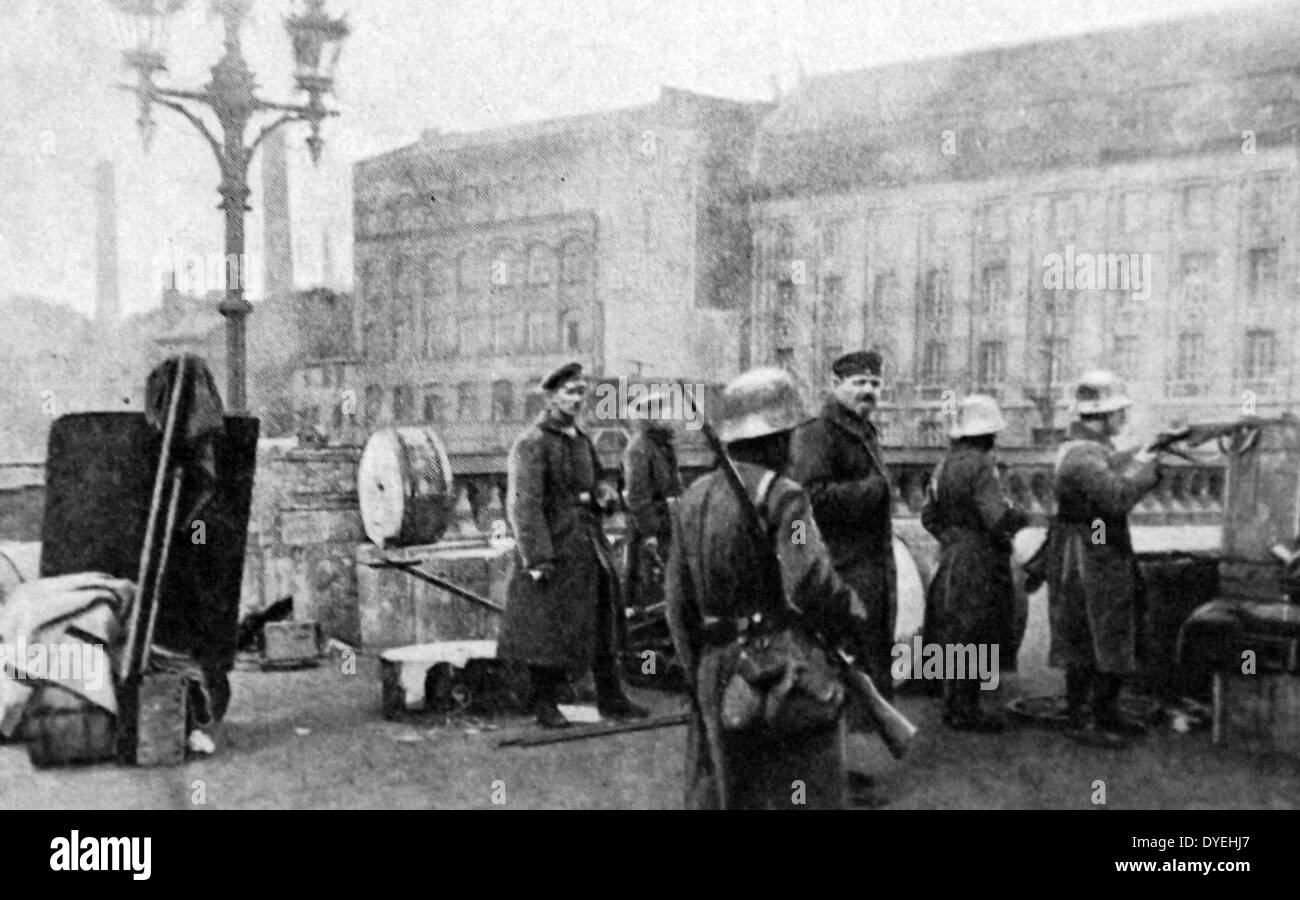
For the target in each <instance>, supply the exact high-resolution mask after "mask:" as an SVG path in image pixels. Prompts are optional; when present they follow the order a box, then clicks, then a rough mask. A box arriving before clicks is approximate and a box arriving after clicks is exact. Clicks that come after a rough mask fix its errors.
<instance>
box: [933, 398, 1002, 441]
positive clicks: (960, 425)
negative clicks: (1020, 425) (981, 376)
mask: <svg viewBox="0 0 1300 900" xmlns="http://www.w3.org/2000/svg"><path fill="white" fill-rule="evenodd" d="M1006 427H1007V423H1006V420H1005V419H1003V418H1002V410H1001V409H999V408H998V401H997V399H996V398H994V397H990V396H989V395H988V394H970V395H968V396H966V397H962V398H961V402H960V403H959V404H958V406H957V423H956V424H955V425H953V426H952V429H951V430H950V431H949V432H948V436H949V437H951V438H963V437H975V436H976V435H980V434H996V433H997V432H999V431H1001V430H1003V429H1004V428H1006Z"/></svg>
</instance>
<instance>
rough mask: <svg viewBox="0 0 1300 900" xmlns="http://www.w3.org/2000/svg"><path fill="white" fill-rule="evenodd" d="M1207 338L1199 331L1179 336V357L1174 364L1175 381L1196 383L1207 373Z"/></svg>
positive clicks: (1186, 332)
mask: <svg viewBox="0 0 1300 900" xmlns="http://www.w3.org/2000/svg"><path fill="white" fill-rule="evenodd" d="M1204 356H1205V336H1204V335H1202V334H1201V333H1200V332H1199V331H1184V332H1183V333H1182V334H1180V335H1178V357H1177V359H1176V360H1175V362H1174V380H1176V381H1196V380H1198V379H1199V378H1200V377H1201V375H1202V374H1203V373H1204V371H1205V358H1204Z"/></svg>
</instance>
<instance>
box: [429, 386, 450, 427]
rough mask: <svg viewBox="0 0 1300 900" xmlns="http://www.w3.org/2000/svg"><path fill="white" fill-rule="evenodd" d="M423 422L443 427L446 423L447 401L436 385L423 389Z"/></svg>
mask: <svg viewBox="0 0 1300 900" xmlns="http://www.w3.org/2000/svg"><path fill="white" fill-rule="evenodd" d="M424 421H425V422H426V423H428V424H430V425H443V424H445V423H446V421H447V400H446V398H445V397H443V396H442V389H441V388H440V387H438V386H437V385H429V386H427V387H426V388H425V389H424Z"/></svg>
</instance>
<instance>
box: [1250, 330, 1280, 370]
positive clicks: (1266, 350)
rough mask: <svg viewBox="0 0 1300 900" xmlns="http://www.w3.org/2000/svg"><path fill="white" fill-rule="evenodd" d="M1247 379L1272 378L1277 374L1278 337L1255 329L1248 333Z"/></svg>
mask: <svg viewBox="0 0 1300 900" xmlns="http://www.w3.org/2000/svg"><path fill="white" fill-rule="evenodd" d="M1245 369H1246V377H1247V378H1250V379H1252V380H1254V379H1260V378H1272V377H1273V376H1274V375H1275V374H1276V373H1277V335H1276V334H1275V333H1274V332H1272V331H1264V330H1261V329H1255V330H1252V331H1248V332H1246V366H1245Z"/></svg>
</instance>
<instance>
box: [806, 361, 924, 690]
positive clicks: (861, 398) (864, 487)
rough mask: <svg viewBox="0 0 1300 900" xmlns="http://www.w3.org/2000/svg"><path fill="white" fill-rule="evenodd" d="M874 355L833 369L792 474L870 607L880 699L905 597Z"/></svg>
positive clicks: (871, 667) (865, 638) (870, 655)
mask: <svg viewBox="0 0 1300 900" xmlns="http://www.w3.org/2000/svg"><path fill="white" fill-rule="evenodd" d="M881 364H882V360H881V357H880V354H879V353H876V352H875V351H867V352H855V353H848V354H845V355H844V356H841V357H840V358H839V359H837V360H835V362H834V363H833V364H832V366H831V373H832V374H831V394H832V396H831V397H830V398H828V399H827V401H826V403H825V405H824V406H823V407H822V409H821V412H820V413H819V414H818V416H817V417H816V418H815V419H812V420H811V421H809V422H806V423H804V424H803V425H802V426H800V427H799V428H798V429H796V430H795V432H794V438H793V440H792V442H791V447H790V468H789V471H788V472H787V474H788V475H789V476H790V478H792V479H793V480H795V481H797V482H799V483H800V484H801V485H803V487H804V490H806V491H807V492H808V497H809V498H810V499H811V500H812V508H813V514H814V515H815V516H816V518H817V524H818V526H819V527H820V528H821V531H822V534H823V535H824V536H825V538H826V545H827V546H828V547H829V548H830V554H831V560H832V562H833V563H834V565H835V571H836V572H837V573H838V574H839V576H840V577H841V578H843V579H844V580H845V581H846V582H848V584H849V585H850V586H851V587H852V588H853V590H854V591H856V592H857V595H858V597H859V598H860V599H861V600H862V604H863V606H864V607H865V608H866V613H867V623H866V626H865V630H864V633H863V634H862V635H859V636H857V637H858V638H859V645H860V646H862V647H863V655H864V659H863V660H862V662H863V663H864V664H865V668H866V669H867V671H868V673H869V674H870V675H871V677H872V680H874V681H875V683H876V685H877V687H878V688H879V689H880V692H881V694H883V695H884V696H885V697H890V696H892V694H893V677H892V675H891V673H890V664H891V662H892V651H893V645H894V624H895V620H896V619H897V615H898V594H897V586H896V574H895V571H894V547H893V540H894V536H893V523H892V521H891V519H890V484H889V471H888V470H887V469H886V468H885V460H884V456H882V455H881V452H880V440H879V435H878V433H877V431H876V426H875V425H874V424H872V422H871V419H870V415H871V412H872V411H873V410H874V409H875V408H876V402H877V400H878V398H879V396H880V389H881V387H882V386H883V383H884V382H883V381H882V379H881V377H880V372H881Z"/></svg>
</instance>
